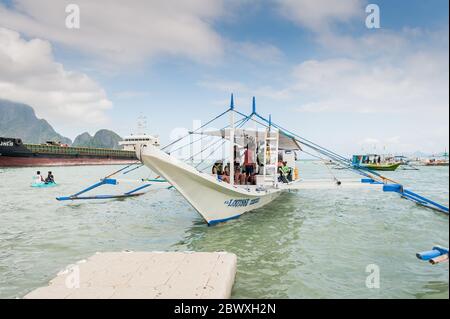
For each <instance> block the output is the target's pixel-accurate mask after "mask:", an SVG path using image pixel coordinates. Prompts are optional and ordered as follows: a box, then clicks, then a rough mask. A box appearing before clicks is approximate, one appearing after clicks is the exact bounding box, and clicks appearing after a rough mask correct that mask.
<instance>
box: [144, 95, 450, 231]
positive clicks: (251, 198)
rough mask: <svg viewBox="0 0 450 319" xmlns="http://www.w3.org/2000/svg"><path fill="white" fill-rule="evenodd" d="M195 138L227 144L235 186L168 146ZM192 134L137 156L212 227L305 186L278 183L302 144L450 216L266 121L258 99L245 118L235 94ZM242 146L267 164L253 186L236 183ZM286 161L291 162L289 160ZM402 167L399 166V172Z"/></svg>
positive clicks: (148, 147)
mask: <svg viewBox="0 0 450 319" xmlns="http://www.w3.org/2000/svg"><path fill="white" fill-rule="evenodd" d="M227 113H229V125H227V127H225V128H224V129H222V130H219V131H206V132H201V133H199V132H198V131H199V130H201V129H203V128H204V127H206V125H209V124H211V123H212V122H213V121H215V120H217V119H218V118H221V117H223V116H225V114H227ZM236 114H237V115H240V116H241V119H240V120H239V121H237V122H236V121H235V115H236ZM247 122H254V123H256V124H255V125H259V127H260V128H255V129H248V128H242V127H243V126H244V125H245V124H246V123H247ZM192 134H200V135H202V136H216V137H219V138H221V139H222V140H224V143H227V145H228V146H227V147H226V148H227V149H228V156H227V158H228V161H229V164H228V165H229V167H230V169H229V172H230V174H229V175H230V179H229V180H230V181H231V182H230V183H227V182H224V181H222V180H220V179H218V178H217V177H216V176H214V175H212V174H210V173H209V172H204V171H202V170H199V169H197V168H198V166H199V165H197V166H196V167H193V166H191V165H189V164H187V163H186V162H183V161H181V160H179V159H177V158H176V157H175V156H172V155H170V152H169V151H168V147H170V146H172V145H174V144H175V143H177V142H179V141H180V140H182V139H183V138H185V137H187V136H188V135H192ZM188 135H187V136H185V137H182V138H180V139H178V140H177V141H175V142H173V143H171V144H169V145H168V146H166V147H164V148H162V149H159V148H156V147H153V146H151V145H141V147H140V148H139V151H138V152H137V157H138V159H140V160H141V161H142V163H143V164H144V165H145V166H147V167H149V168H150V169H151V170H153V171H154V172H156V173H157V174H159V175H161V176H162V177H164V179H165V180H167V181H168V182H169V183H170V184H171V185H172V186H174V187H175V188H176V189H177V190H178V191H179V192H180V194H181V195H182V196H183V197H184V198H185V199H186V200H187V201H188V202H189V203H190V204H191V205H192V206H193V207H194V208H195V209H196V210H197V211H198V212H199V214H200V215H201V216H202V217H203V218H204V219H205V221H206V222H207V223H208V224H209V225H213V224H217V223H220V222H224V221H227V220H230V219H234V218H237V217H239V216H241V215H242V214H244V213H246V212H248V211H252V210H255V209H258V208H260V207H262V206H264V205H267V204H268V203H270V202H272V201H273V200H274V199H276V198H277V197H278V196H279V195H280V194H281V192H283V191H290V190H293V189H297V187H296V184H297V183H298V182H299V181H300V179H298V176H297V175H298V174H293V175H294V176H293V178H291V179H290V180H289V181H287V182H282V181H281V180H280V178H279V166H278V162H279V160H281V161H282V162H287V165H288V167H289V169H290V170H291V171H294V172H297V168H296V167H295V162H296V156H295V152H296V151H302V147H301V145H305V146H307V147H309V148H311V149H313V150H315V151H316V152H318V153H320V154H322V155H325V156H327V157H328V158H331V159H332V160H333V161H334V162H336V163H338V164H339V165H341V166H344V167H346V168H348V169H350V170H354V171H356V172H357V173H358V174H360V175H363V176H365V177H366V178H365V179H362V180H361V182H363V183H372V184H383V185H384V186H386V187H384V188H383V190H384V191H390V192H398V193H400V194H402V196H404V197H405V198H406V197H407V198H408V199H410V200H413V201H415V202H417V203H419V204H421V205H424V206H427V207H431V208H435V209H438V210H441V211H444V212H445V211H446V212H447V213H448V208H446V207H444V206H442V205H439V204H437V203H435V202H432V201H429V200H428V199H426V198H424V197H422V196H419V195H417V194H415V193H412V192H410V191H407V190H403V187H402V186H401V185H399V184H398V183H397V182H395V181H392V180H390V179H388V178H385V177H383V176H381V175H379V174H377V173H375V172H373V171H372V170H371V169H370V168H369V167H355V166H354V165H353V164H352V162H351V161H349V160H347V159H345V158H344V157H342V156H340V155H338V154H336V153H334V152H332V151H330V150H327V149H325V148H323V147H321V146H319V145H317V144H315V143H313V142H311V141H309V140H307V139H304V138H302V137H300V136H298V135H296V134H294V133H292V132H290V131H288V130H286V129H284V128H282V127H281V126H278V125H276V124H274V123H273V122H272V120H271V117H269V119H265V118H264V117H262V116H260V115H259V114H258V113H257V112H256V103H255V98H253V111H252V113H251V114H250V115H245V114H242V113H240V112H238V111H236V110H235V107H234V100H233V95H232V96H231V105H230V109H229V110H227V111H226V112H224V113H222V114H220V115H219V116H217V117H216V118H214V119H213V120H211V121H209V122H207V123H206V124H205V125H203V126H202V127H200V128H199V129H197V130H196V131H193V132H190V133H189V134H188ZM189 145H190V144H187V145H185V146H189ZM222 145H223V144H222ZM242 145H245V148H246V149H247V150H250V151H251V153H254V154H256V155H257V157H258V158H259V156H260V155H261V156H260V157H261V158H262V159H261V160H260V162H262V164H261V163H260V165H259V169H258V170H257V171H258V172H257V173H256V176H255V180H256V182H255V183H254V185H239V184H237V183H236V180H235V178H234V173H235V168H234V166H235V165H236V162H237V160H238V157H239V155H236V149H239V148H242V147H243V146H242ZM202 152H203V150H202ZM286 158H288V159H289V160H288V161H286ZM399 165H400V164H395V168H397V167H398V166H399ZM238 174H239V172H238ZM338 185H340V183H338ZM394 186H401V187H394ZM416 196H419V197H416Z"/></svg>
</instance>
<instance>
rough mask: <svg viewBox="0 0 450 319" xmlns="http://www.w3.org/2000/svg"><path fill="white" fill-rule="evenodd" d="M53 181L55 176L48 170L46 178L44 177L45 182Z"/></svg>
mask: <svg viewBox="0 0 450 319" xmlns="http://www.w3.org/2000/svg"><path fill="white" fill-rule="evenodd" d="M50 183H55V177H54V176H53V174H52V172H50V171H49V172H48V175H47V178H46V179H45V184H50Z"/></svg>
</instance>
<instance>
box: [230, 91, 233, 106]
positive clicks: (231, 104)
mask: <svg viewBox="0 0 450 319" xmlns="http://www.w3.org/2000/svg"><path fill="white" fill-rule="evenodd" d="M230 110H234V95H233V93H231V101H230Z"/></svg>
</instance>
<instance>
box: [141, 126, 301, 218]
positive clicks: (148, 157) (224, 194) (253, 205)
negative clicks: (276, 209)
mask: <svg viewBox="0 0 450 319" xmlns="http://www.w3.org/2000/svg"><path fill="white" fill-rule="evenodd" d="M231 122H232V123H233V120H231ZM231 127H232V128H231V129H226V130H221V131H218V132H208V133H204V134H206V135H211V136H214V135H216V134H218V135H220V136H221V137H222V138H224V139H226V140H228V142H230V141H231V142H230V143H229V144H230V145H231V150H230V153H231V154H234V153H235V149H234V146H235V145H236V143H237V144H239V140H242V141H244V143H245V144H246V145H249V147H248V148H247V149H246V151H248V152H251V153H253V154H257V153H259V154H261V155H262V156H261V157H262V158H263V163H264V165H261V166H259V168H260V169H259V170H258V173H257V174H256V175H255V176H254V177H255V183H254V184H253V185H238V184H235V183H227V182H224V181H222V180H220V179H218V178H217V176H215V175H212V174H208V173H204V172H201V171H199V170H197V169H195V168H194V167H192V166H190V165H188V164H186V163H184V162H182V161H180V160H179V159H177V158H175V157H173V156H170V155H169V154H167V153H165V152H164V151H162V150H161V149H158V148H156V147H153V146H151V145H150V146H147V147H144V148H142V151H141V152H140V154H137V156H138V158H139V159H140V160H141V161H142V162H143V163H144V165H146V166H147V167H149V168H150V169H151V170H153V171H154V172H156V173H157V174H159V175H161V176H164V178H165V179H166V180H167V181H168V182H169V183H170V184H171V185H173V186H174V187H175V188H176V189H177V190H178V191H179V192H180V193H181V194H182V195H183V197H184V198H186V200H187V201H188V202H189V203H190V204H191V205H192V206H193V207H194V208H195V209H196V210H197V211H198V212H199V213H200V215H201V216H202V217H203V218H204V219H205V221H206V222H207V223H208V224H209V225H213V224H217V223H219V222H224V221H227V220H230V219H233V218H237V217H239V216H240V215H242V214H243V213H245V212H248V211H251V210H254V209H257V208H260V207H262V206H264V205H266V204H268V203H270V202H272V201H273V200H274V199H275V198H277V197H278V196H279V195H280V193H281V192H282V191H286V190H289V189H290V187H291V185H293V184H294V183H295V182H296V181H298V179H297V180H295V176H293V178H292V181H288V183H282V182H281V181H279V180H278V177H279V174H278V158H279V156H281V158H282V160H283V161H284V162H287V158H288V157H289V158H290V160H289V163H288V165H290V169H291V170H292V171H295V159H294V157H293V154H294V153H293V152H294V151H298V150H301V148H300V146H299V145H298V143H297V142H296V141H295V140H294V139H293V138H292V137H289V136H287V135H286V134H284V133H283V132H280V131H279V130H277V129H275V128H272V127H269V128H266V129H264V130H263V131H257V130H248V129H246V130H244V129H235V128H233V124H231ZM251 138H254V140H253V142H252V143H251V144H250V143H249V141H248V140H249V139H251ZM236 146H237V147H238V145H236ZM257 155H258V154H257ZM229 161H230V163H231V165H230V166H231V167H230V172H231V174H230V181H234V180H235V178H234V174H233V173H234V172H235V168H234V165H235V163H236V158H230V160H229ZM255 163H256V162H255Z"/></svg>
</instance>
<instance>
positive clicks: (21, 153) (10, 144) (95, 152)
mask: <svg viewBox="0 0 450 319" xmlns="http://www.w3.org/2000/svg"><path fill="white" fill-rule="evenodd" d="M136 161H137V158H136V154H135V152H133V151H124V150H115V149H103V148H90V147H71V146H68V145H66V144H61V143H57V142H53V141H49V142H46V143H43V144H24V143H23V142H22V140H21V139H20V138H8V137H0V167H26V166H67V165H107V164H129V163H134V162H136Z"/></svg>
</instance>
